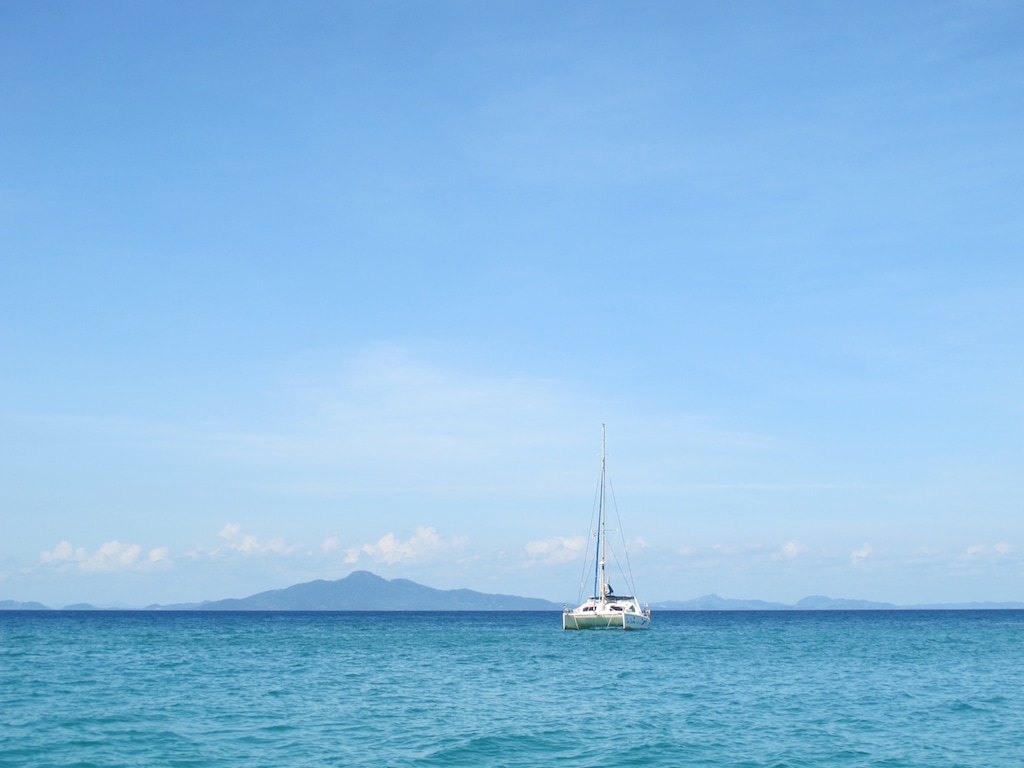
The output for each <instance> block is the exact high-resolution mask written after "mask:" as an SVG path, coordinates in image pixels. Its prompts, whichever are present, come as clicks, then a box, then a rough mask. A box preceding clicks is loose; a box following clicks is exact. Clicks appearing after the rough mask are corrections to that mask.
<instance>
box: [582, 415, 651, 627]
mask: <svg viewBox="0 0 1024 768" xmlns="http://www.w3.org/2000/svg"><path fill="white" fill-rule="evenodd" d="M606 532H607V512H606V509H605V435H604V424H602V425H601V489H600V497H599V500H598V508H597V543H596V545H595V548H594V593H593V594H594V596H593V597H589V598H587V599H586V600H585V601H584V602H583V603H582V604H581V605H580V606H579V607H578V608H569V607H566V608H565V609H564V610H563V611H562V629H647V628H648V627H650V626H651V611H650V609H649V608H646V609H645V608H641V607H640V601H639V600H638V599H637V598H635V597H633V596H632V595H616V594H615V593H614V592H613V591H612V586H611V584H609V583H608V577H607V576H606V574H605V562H606V555H607V551H608V546H607V537H606V535H605V534H606ZM580 591H581V592H582V588H581V590H580Z"/></svg>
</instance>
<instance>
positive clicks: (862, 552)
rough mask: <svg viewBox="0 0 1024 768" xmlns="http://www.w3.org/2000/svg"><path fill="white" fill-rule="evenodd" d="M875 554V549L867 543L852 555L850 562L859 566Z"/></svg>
mask: <svg viewBox="0 0 1024 768" xmlns="http://www.w3.org/2000/svg"><path fill="white" fill-rule="evenodd" d="M874 553H875V550H874V548H873V547H872V546H871V545H870V544H868V543H867V542H865V543H864V545H863V546H861V547H858V548H857V549H855V550H853V551H852V552H851V553H850V562H851V563H853V564H854V565H859V564H860V563H862V562H864V561H865V560H867V559H868V558H869V557H871V556H872V555H874Z"/></svg>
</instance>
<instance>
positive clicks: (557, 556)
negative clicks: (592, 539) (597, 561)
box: [525, 536, 587, 563]
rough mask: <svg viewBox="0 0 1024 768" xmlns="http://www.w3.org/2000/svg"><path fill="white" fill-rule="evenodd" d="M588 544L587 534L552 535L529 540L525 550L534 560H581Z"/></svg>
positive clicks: (547, 561)
mask: <svg viewBox="0 0 1024 768" xmlns="http://www.w3.org/2000/svg"><path fill="white" fill-rule="evenodd" d="M586 546H587V539H586V537H585V536H568V537H562V536H552V537H549V538H546V539H537V540H535V541H530V542H528V543H527V544H526V547H525V550H526V554H527V557H528V558H529V559H530V560H531V561H534V562H537V561H539V562H544V563H565V562H571V561H576V560H580V559H581V558H582V557H583V551H584V549H585V548H586Z"/></svg>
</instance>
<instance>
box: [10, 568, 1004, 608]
mask: <svg viewBox="0 0 1024 768" xmlns="http://www.w3.org/2000/svg"><path fill="white" fill-rule="evenodd" d="M651 608H653V609H654V610H659V611H829V610H840V611H856V610H881V611H892V610H986V609H987V610H1000V609H1002V610H1022V609H1024V602H973V603H938V604H929V605H896V604H895V603H883V602H873V601H869V600H850V599H843V598H831V597H825V596H823V595H813V596H810V597H805V598H803V599H802V600H800V601H798V602H796V603H793V604H788V603H778V602H768V601H765V600H737V599H730V598H723V597H719V596H718V595H704V596H702V597H697V598H694V599H692V600H667V601H662V602H656V603H652V604H651ZM561 609H562V604H561V603H554V602H551V601H550V600H544V599H542V598H536V597H519V596H516V595H502V594H488V593H484V592H476V591H474V590H471V589H435V588H433V587H427V586H424V585H423V584H417V583H416V582H415V581H410V580H408V579H385V578H382V577H381V576H377V575H376V574H374V573H370V572H369V571H354V572H353V573H350V574H349V575H348V576H346V577H345V578H342V579H337V580H335V581H324V580H322V579H318V580H316V581H309V582H305V583H303V584H295V585H293V586H291V587H285V588H283V589H272V590H268V591H266V592H259V593H257V594H254V595H249V596H248V597H241V598H227V599H221V600H204V601H202V602H198V603H173V604H170V605H159V604H153V605H148V606H146V607H145V608H144V609H142V610H148V611H556V610H561ZM0 610H21V611H29V610H43V611H45V610H55V609H53V608H51V607H49V606H46V605H43V604H42V603H38V602H18V601H16V600H0ZM59 610H66V611H89V610H100V609H99V608H97V606H95V605H92V604H89V603H75V604H73V605H67V606H64V607H63V608H61V609H59Z"/></svg>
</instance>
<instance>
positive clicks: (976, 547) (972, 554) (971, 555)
mask: <svg viewBox="0 0 1024 768" xmlns="http://www.w3.org/2000/svg"><path fill="white" fill-rule="evenodd" d="M984 554H985V545H984V544H972V545H971V546H969V547H968V548H967V549H965V550H964V557H965V558H967V559H968V560H973V559H975V558H977V557H981V556H982V555H984Z"/></svg>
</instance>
